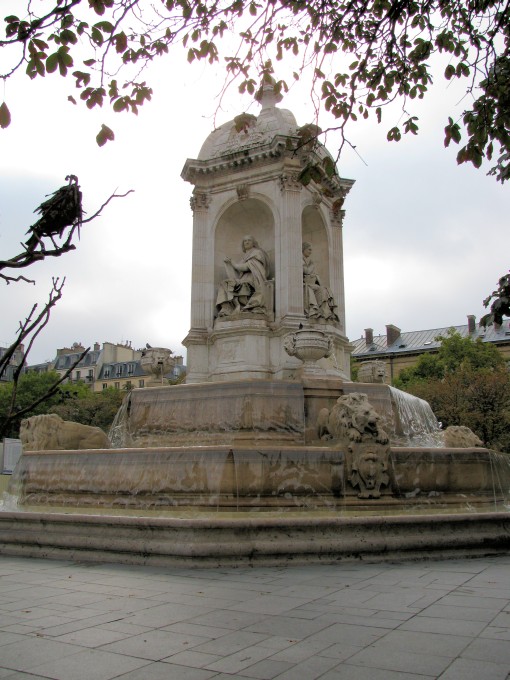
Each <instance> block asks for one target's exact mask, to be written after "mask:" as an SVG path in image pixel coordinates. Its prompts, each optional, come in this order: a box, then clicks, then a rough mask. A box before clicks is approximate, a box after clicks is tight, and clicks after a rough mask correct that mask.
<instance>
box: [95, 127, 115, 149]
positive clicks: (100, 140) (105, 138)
mask: <svg viewBox="0 0 510 680" xmlns="http://www.w3.org/2000/svg"><path fill="white" fill-rule="evenodd" d="M114 139H115V134H114V133H113V130H112V129H111V128H109V127H108V126H107V125H104V123H103V125H101V129H100V130H99V132H98V134H97V136H96V142H97V145H98V146H104V145H105V144H106V142H113V140H114Z"/></svg>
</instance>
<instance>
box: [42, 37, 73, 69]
mask: <svg viewBox="0 0 510 680" xmlns="http://www.w3.org/2000/svg"><path fill="white" fill-rule="evenodd" d="M72 65H73V58H72V57H71V55H70V54H69V48H68V47H67V46H66V45H62V46H61V47H59V48H58V50H57V51H56V52H53V54H50V56H49V57H48V58H47V59H46V71H47V72H48V73H54V72H55V71H56V70H57V68H58V70H59V72H60V75H61V76H66V75H67V69H68V68H70V67H71V66H72Z"/></svg>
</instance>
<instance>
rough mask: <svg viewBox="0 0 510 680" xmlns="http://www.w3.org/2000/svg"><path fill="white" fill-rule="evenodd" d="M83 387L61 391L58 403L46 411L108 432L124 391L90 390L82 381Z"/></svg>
mask: <svg viewBox="0 0 510 680" xmlns="http://www.w3.org/2000/svg"><path fill="white" fill-rule="evenodd" d="M78 385H80V383H78ZM74 387H77V386H73V388H74ZM83 388H84V391H83V390H82V391H78V390H75V389H70V390H68V391H67V392H66V391H63V397H62V399H61V401H60V403H58V404H52V405H51V406H50V407H49V408H48V413H56V414H57V415H59V416H60V417H61V418H63V419H64V420H73V421H74V422H75V423H82V424H83V425H95V426H96V427H100V428H101V429H102V430H104V431H105V432H106V433H108V431H109V429H110V425H111V424H112V422H113V419H114V418H115V415H116V413H117V411H118V410H119V408H120V405H121V404H122V401H123V399H124V398H125V396H126V392H125V391H122V390H116V389H114V388H113V387H109V388H108V389H106V390H103V391H102V392H91V391H90V389H89V388H88V387H87V386H86V385H85V384H84V383H83Z"/></svg>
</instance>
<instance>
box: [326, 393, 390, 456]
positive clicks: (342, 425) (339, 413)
mask: <svg viewBox="0 0 510 680" xmlns="http://www.w3.org/2000/svg"><path fill="white" fill-rule="evenodd" d="M326 412H327V409H322V410H321V411H320V413H319V416H318V419H317V429H318V434H319V437H320V438H321V439H342V440H348V441H351V442H365V441H373V442H375V443H377V444H387V443H388V441H389V438H388V435H387V434H386V432H384V430H382V429H381V427H380V426H379V422H380V420H381V418H380V416H379V415H378V413H377V412H376V411H375V409H374V407H373V406H372V404H371V403H370V402H369V401H368V397H367V395H366V394H361V393H359V392H353V393H352V394H345V395H343V396H342V397H339V399H337V402H336V404H335V405H334V406H333V408H332V409H331V411H329V412H327V413H326Z"/></svg>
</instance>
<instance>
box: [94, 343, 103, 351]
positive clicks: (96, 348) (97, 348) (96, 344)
mask: <svg viewBox="0 0 510 680" xmlns="http://www.w3.org/2000/svg"><path fill="white" fill-rule="evenodd" d="M100 349H101V345H100V344H99V343H98V342H95V343H94V352H99V350H100Z"/></svg>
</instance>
